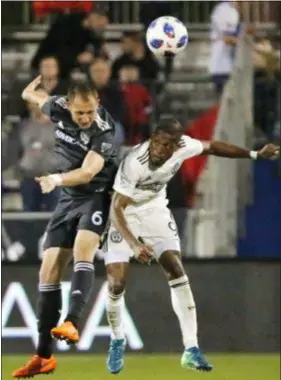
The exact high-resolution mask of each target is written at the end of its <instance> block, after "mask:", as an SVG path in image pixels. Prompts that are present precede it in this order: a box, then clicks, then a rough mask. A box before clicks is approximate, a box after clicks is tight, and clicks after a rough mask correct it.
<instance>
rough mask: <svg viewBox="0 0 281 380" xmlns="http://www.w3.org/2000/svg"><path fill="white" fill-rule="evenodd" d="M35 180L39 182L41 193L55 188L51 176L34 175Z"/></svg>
mask: <svg viewBox="0 0 281 380" xmlns="http://www.w3.org/2000/svg"><path fill="white" fill-rule="evenodd" d="M35 181H36V182H37V183H39V185H40V187H41V191H42V193H43V194H46V193H50V192H51V191H53V190H54V189H55V188H56V183H55V181H54V180H53V178H52V177H51V176H44V177H35Z"/></svg>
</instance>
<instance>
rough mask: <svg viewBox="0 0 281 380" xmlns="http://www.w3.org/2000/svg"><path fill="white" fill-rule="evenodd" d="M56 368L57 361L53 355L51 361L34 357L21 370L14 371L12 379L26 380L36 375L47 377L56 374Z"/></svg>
mask: <svg viewBox="0 0 281 380" xmlns="http://www.w3.org/2000/svg"><path fill="white" fill-rule="evenodd" d="M56 367H57V361H56V359H55V357H54V356H53V355H52V356H51V357H50V358H49V359H45V358H41V357H40V356H38V355H34V356H33V357H32V359H31V360H30V361H29V362H28V363H27V364H26V365H25V366H24V367H21V368H20V369H18V370H16V371H14V372H13V373H12V377H14V378H17V379H24V378H29V377H33V376H36V375H47V374H49V373H52V372H54V370H55V369H56Z"/></svg>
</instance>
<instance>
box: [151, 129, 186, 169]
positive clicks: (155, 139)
mask: <svg viewBox="0 0 281 380" xmlns="http://www.w3.org/2000/svg"><path fill="white" fill-rule="evenodd" d="M178 140H179V139H178V138H176V139H175V137H173V136H171V135H169V134H168V133H164V132H160V133H156V134H154V135H153V136H152V137H151V140H150V144H149V163H150V166H151V167H152V168H155V169H157V168H159V167H160V166H162V165H163V164H164V163H165V162H166V161H167V160H168V159H169V158H171V157H172V155H173V154H174V152H175V151H176V150H177V149H178Z"/></svg>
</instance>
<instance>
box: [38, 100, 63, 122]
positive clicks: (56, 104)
mask: <svg viewBox="0 0 281 380" xmlns="http://www.w3.org/2000/svg"><path fill="white" fill-rule="evenodd" d="M66 108H67V103H66V100H65V98H64V97H61V96H50V97H49V99H48V100H47V101H46V102H45V103H44V105H43V107H42V112H43V113H44V114H45V115H47V116H49V118H50V119H51V120H53V119H54V117H55V116H56V115H59V114H61V112H63V109H66Z"/></svg>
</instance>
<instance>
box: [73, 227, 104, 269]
mask: <svg viewBox="0 0 281 380" xmlns="http://www.w3.org/2000/svg"><path fill="white" fill-rule="evenodd" d="M99 243H100V236H99V235H98V234H96V233H95V232H92V231H88V230H79V231H78V233H77V235H76V239H75V242H74V249H73V256H74V260H75V261H93V260H94V257H95V253H96V250H97V248H98V246H99Z"/></svg>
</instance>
